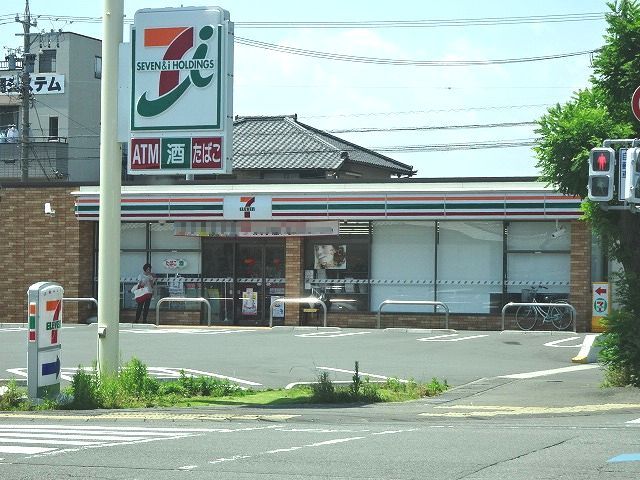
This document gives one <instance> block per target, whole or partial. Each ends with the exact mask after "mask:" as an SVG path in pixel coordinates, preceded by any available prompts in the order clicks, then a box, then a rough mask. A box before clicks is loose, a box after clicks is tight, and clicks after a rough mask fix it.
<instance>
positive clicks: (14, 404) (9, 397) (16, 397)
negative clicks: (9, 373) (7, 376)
mask: <svg viewBox="0 0 640 480" xmlns="http://www.w3.org/2000/svg"><path fill="white" fill-rule="evenodd" d="M6 387H7V389H6V391H5V393H4V394H3V395H0V410H25V409H28V407H29V405H30V402H29V399H28V398H27V390H26V389H25V388H20V387H18V383H17V382H16V381H15V379H13V378H12V379H11V380H9V382H8V383H7V385H6Z"/></svg>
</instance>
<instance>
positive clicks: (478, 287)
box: [436, 221, 503, 313]
mask: <svg viewBox="0 0 640 480" xmlns="http://www.w3.org/2000/svg"><path fill="white" fill-rule="evenodd" d="M502 245H503V224H502V222H482V221H477V222H476V221H469V222H463V221H450V222H439V223H438V249H437V252H438V255H437V264H438V268H437V272H438V274H437V275H438V280H437V286H436V289H437V291H436V299H437V300H438V301H440V302H443V303H445V304H446V305H447V307H449V311H450V312H451V313H491V308H492V307H493V310H494V311H495V309H496V308H500V307H501V305H500V303H501V300H502V264H503V262H502Z"/></svg>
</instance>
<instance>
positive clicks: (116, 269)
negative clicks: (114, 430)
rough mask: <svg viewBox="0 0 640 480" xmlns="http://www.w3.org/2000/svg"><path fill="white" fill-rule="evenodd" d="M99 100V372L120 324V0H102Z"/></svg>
mask: <svg viewBox="0 0 640 480" xmlns="http://www.w3.org/2000/svg"><path fill="white" fill-rule="evenodd" d="M103 6H104V14H103V17H102V28H103V30H102V31H103V35H102V88H101V97H100V216H99V224H98V228H99V234H98V331H99V332H100V333H99V336H98V372H99V373H100V374H101V375H103V374H115V373H117V371H118V356H119V345H120V343H119V331H118V327H119V323H120V196H121V192H120V189H121V187H122V182H121V173H120V171H121V158H122V153H121V147H120V144H119V143H118V141H117V121H116V119H117V118H118V45H119V44H120V42H122V23H123V20H124V0H104V3H103Z"/></svg>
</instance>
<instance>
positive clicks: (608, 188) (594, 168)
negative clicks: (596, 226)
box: [588, 148, 628, 202]
mask: <svg viewBox="0 0 640 480" xmlns="http://www.w3.org/2000/svg"><path fill="white" fill-rule="evenodd" d="M627 162H628V160H627ZM615 163H616V156H615V153H614V150H613V148H593V149H591V153H590V154H589V184H588V190H589V200H593V201H595V202H608V201H609V200H611V199H612V198H613V182H614V177H615V174H614V169H615Z"/></svg>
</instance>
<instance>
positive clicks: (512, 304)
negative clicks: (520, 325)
mask: <svg viewBox="0 0 640 480" xmlns="http://www.w3.org/2000/svg"><path fill="white" fill-rule="evenodd" d="M512 307H557V308H567V309H568V310H569V312H571V323H572V324H573V332H574V333H576V330H577V326H576V317H577V315H578V312H576V309H575V307H574V306H573V305H571V304H570V303H538V302H526V303H518V302H509V303H507V304H506V305H505V306H504V307H502V330H504V317H505V312H506V311H507V309H508V308H512Z"/></svg>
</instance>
